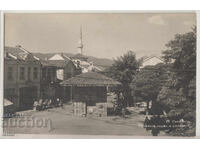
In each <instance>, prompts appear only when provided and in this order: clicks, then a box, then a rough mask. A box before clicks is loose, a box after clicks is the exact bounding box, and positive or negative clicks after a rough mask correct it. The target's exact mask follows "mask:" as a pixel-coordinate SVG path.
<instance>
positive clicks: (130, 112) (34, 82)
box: [3, 11, 197, 138]
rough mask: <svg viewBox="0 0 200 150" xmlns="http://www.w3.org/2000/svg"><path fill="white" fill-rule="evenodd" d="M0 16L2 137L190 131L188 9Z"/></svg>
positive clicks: (192, 63)
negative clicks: (1, 34) (0, 38)
mask: <svg viewBox="0 0 200 150" xmlns="http://www.w3.org/2000/svg"><path fill="white" fill-rule="evenodd" d="M3 17H4V28H3V29H4V45H3V48H4V52H3V55H4V56H3V61H4V70H3V79H4V81H3V136H4V137H11V138H12V137H15V136H17V135H26V137H31V136H32V135H37V136H38V137H40V136H43V137H48V136H54V137H55V138H56V136H58V137H59V136H63V137H65V136H66V137H70V136H75V137H79V136H81V137H83V138H84V137H85V138H87V137H88V136H92V137H95V138H98V137H101V138H102V137H103V138H104V137H105V138H106V137H108V136H111V137H119V138H120V137H122V136H123V137H129V138H134V137H144V138H145V137H147V138H151V137H195V136H196V45H197V44H196V41H197V20H196V13H195V11H185V12H184V11H183V12H170V11H167V12H126V13H123V12H112V11H110V12H104V11H102V12H98V13H95V12H76V13H73V12H70V13H69V12H68V13H67V12H66V13H64V12H63V13H55V12H52V13H49V12H45V11H44V12H41V13H40V12H39V13H34V12H21V13H14V12H6V13H4V15H3ZM44 135H45V136H44Z"/></svg>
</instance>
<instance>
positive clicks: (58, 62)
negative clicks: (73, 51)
mask: <svg viewBox="0 0 200 150" xmlns="http://www.w3.org/2000/svg"><path fill="white" fill-rule="evenodd" d="M68 62H69V60H47V63H48V64H49V65H51V66H56V67H58V68H64V66H65V65H66V64H67V63H68Z"/></svg>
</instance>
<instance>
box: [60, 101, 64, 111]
mask: <svg viewBox="0 0 200 150" xmlns="http://www.w3.org/2000/svg"><path fill="white" fill-rule="evenodd" d="M60 107H61V108H62V109H63V100H62V99H60Z"/></svg>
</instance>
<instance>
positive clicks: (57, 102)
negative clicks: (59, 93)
mask: <svg viewBox="0 0 200 150" xmlns="http://www.w3.org/2000/svg"><path fill="white" fill-rule="evenodd" d="M59 103H60V99H59V98H57V99H56V107H58V106H59Z"/></svg>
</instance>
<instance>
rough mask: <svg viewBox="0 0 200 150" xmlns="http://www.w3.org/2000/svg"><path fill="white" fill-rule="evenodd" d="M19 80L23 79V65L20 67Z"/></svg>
mask: <svg viewBox="0 0 200 150" xmlns="http://www.w3.org/2000/svg"><path fill="white" fill-rule="evenodd" d="M19 78H20V80H24V79H25V68H24V67H20V77H19Z"/></svg>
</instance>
